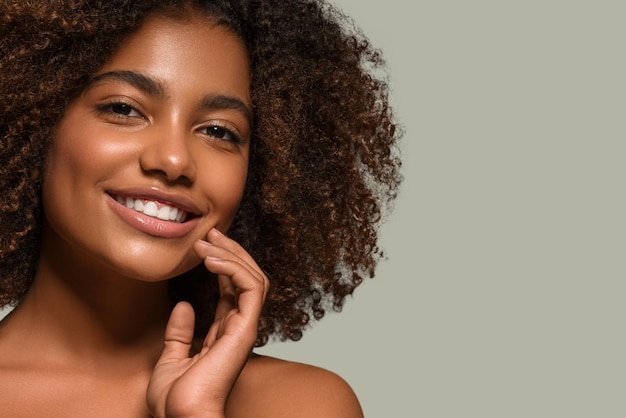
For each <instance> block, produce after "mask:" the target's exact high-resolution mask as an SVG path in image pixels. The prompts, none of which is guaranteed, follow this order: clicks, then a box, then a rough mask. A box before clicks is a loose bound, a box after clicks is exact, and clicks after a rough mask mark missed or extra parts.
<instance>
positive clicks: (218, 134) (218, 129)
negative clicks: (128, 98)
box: [96, 100, 244, 145]
mask: <svg viewBox="0 0 626 418" xmlns="http://www.w3.org/2000/svg"><path fill="white" fill-rule="evenodd" d="M116 107H117V108H118V110H120V111H116V110H115V108H116ZM122 108H123V109H122ZM96 110H97V111H98V112H100V113H104V114H108V115H112V116H113V117H115V118H119V119H131V118H145V116H144V115H143V114H142V113H141V112H140V111H139V110H137V109H136V108H135V107H134V106H133V105H131V104H129V103H127V102H125V101H122V100H116V101H113V102H108V103H102V104H99V105H97V106H96ZM122 110H123V111H122ZM133 112H135V113H136V114H137V115H136V116H131V115H130V114H132V113H133ZM200 131H201V132H203V133H204V135H206V136H210V137H213V138H216V139H217V140H219V141H224V142H230V143H233V144H236V145H241V144H243V143H244V140H243V138H242V137H241V136H240V135H238V134H236V133H235V132H234V131H233V130H232V129H230V128H228V127H226V126H224V124H221V123H213V124H211V125H207V126H203V127H202V128H200ZM224 136H228V137H230V139H225V138H224Z"/></svg>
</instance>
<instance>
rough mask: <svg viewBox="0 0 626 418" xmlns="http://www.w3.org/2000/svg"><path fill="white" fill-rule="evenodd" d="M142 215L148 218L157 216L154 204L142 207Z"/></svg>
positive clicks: (147, 203)
mask: <svg viewBox="0 0 626 418" xmlns="http://www.w3.org/2000/svg"><path fill="white" fill-rule="evenodd" d="M143 213H145V214H146V215H148V216H157V213H158V212H157V204H156V203H154V202H146V204H145V205H144V207H143Z"/></svg>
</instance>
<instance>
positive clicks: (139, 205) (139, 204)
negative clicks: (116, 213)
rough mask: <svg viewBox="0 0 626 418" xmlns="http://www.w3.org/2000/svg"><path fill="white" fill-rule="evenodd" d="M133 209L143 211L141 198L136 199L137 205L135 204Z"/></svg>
mask: <svg viewBox="0 0 626 418" xmlns="http://www.w3.org/2000/svg"><path fill="white" fill-rule="evenodd" d="M133 209H135V210H136V211H137V212H143V202H142V201H141V199H137V200H135V205H134V206H133Z"/></svg>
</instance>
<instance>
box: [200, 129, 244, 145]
mask: <svg viewBox="0 0 626 418" xmlns="http://www.w3.org/2000/svg"><path fill="white" fill-rule="evenodd" d="M201 131H203V133H204V134H205V135H208V136H210V137H212V138H215V139H217V140H219V141H225V142H232V143H234V144H242V143H243V140H242V138H241V137H240V136H239V135H237V134H236V133H234V132H233V131H232V130H231V129H229V128H226V127H224V126H221V125H210V126H205V127H203V128H202V129H201Z"/></svg>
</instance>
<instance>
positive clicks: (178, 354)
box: [159, 302, 195, 362]
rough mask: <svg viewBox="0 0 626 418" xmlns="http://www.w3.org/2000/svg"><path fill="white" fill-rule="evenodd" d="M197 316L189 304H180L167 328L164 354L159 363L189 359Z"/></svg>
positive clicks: (173, 312)
mask: <svg viewBox="0 0 626 418" xmlns="http://www.w3.org/2000/svg"><path fill="white" fill-rule="evenodd" d="M194 326H195V314H194V311H193V308H192V307H191V305H190V304H189V303H187V302H178V303H177V304H176V306H175V307H174V309H173V310H172V313H171V314H170V319H169V320H168V321H167V326H166V327H165V341H164V347H163V353H162V354H161V358H160V359H159V362H164V361H165V362H166V361H170V360H182V359H186V358H189V352H190V350H191V343H192V341H193V334H194Z"/></svg>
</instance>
